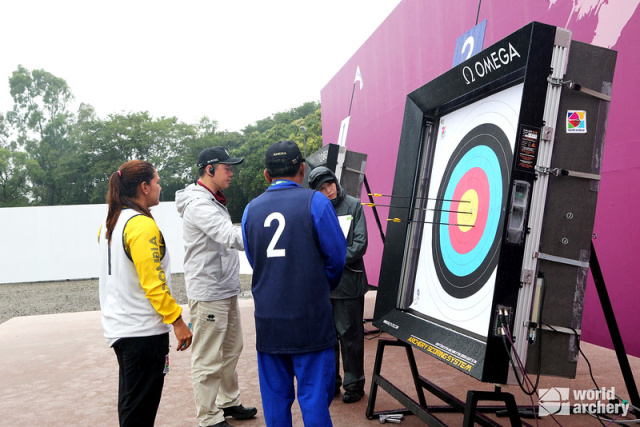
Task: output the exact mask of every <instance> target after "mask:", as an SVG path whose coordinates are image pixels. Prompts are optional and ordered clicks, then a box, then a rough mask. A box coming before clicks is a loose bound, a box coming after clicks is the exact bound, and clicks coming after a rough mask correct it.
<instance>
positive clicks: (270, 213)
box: [242, 141, 347, 427]
mask: <svg viewBox="0 0 640 427" xmlns="http://www.w3.org/2000/svg"><path fill="white" fill-rule="evenodd" d="M265 164H266V169H265V171H264V174H265V178H266V179H267V181H268V182H269V183H271V186H270V187H269V188H268V189H267V191H265V192H264V193H263V194H262V195H260V196H259V197H257V198H255V199H254V200H252V201H251V202H250V203H249V204H248V205H247V207H246V208H245V211H244V215H243V217H242V234H243V239H244V245H245V252H246V254H247V258H248V260H249V263H250V264H251V266H252V267H253V278H252V285H251V289H252V292H253V300H254V304H255V323H256V349H257V351H258V373H259V378H260V393H261V395H262V405H263V411H264V417H265V421H266V423H267V426H270V427H271V426H291V425H292V419H291V405H292V403H293V401H294V399H295V394H294V381H293V380H294V377H296V378H297V387H298V403H299V404H300V408H301V410H302V417H303V420H304V424H305V426H306V427H309V426H322V427H325V426H331V425H332V423H331V416H330V414H329V405H330V404H331V401H332V399H333V394H334V378H335V360H334V350H333V349H334V346H335V345H336V342H337V341H336V334H335V327H334V324H333V316H332V307H331V300H330V298H329V294H330V292H331V291H332V290H333V289H334V288H335V287H336V286H337V285H338V284H339V283H340V279H341V278H342V273H343V269H344V264H345V257H346V251H347V243H346V239H345V237H344V234H343V233H342V230H341V228H340V225H339V223H338V219H337V216H336V213H335V210H334V208H333V206H332V204H331V202H330V201H329V200H328V199H327V198H326V197H325V196H323V195H322V194H321V193H318V192H315V191H313V190H309V189H305V188H302V187H301V186H300V184H302V181H303V180H304V174H305V167H306V164H305V163H304V159H303V158H302V155H301V153H300V149H299V148H298V146H297V145H296V144H295V143H294V142H292V141H280V142H277V143H275V144H273V145H271V146H270V147H269V148H268V149H267V154H266V157H265Z"/></svg>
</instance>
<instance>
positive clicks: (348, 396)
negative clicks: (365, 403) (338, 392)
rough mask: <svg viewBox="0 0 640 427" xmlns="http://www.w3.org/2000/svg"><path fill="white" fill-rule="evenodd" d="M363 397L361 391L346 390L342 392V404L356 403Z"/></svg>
mask: <svg viewBox="0 0 640 427" xmlns="http://www.w3.org/2000/svg"><path fill="white" fill-rule="evenodd" d="M362 396H364V391H363V390H346V391H345V392H344V396H342V401H343V402H344V403H356V402H357V401H359V400H360V399H362Z"/></svg>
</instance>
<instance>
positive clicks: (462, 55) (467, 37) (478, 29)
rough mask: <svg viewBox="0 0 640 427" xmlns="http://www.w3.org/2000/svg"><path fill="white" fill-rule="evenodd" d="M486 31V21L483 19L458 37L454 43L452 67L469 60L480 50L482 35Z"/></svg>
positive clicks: (482, 41)
mask: <svg viewBox="0 0 640 427" xmlns="http://www.w3.org/2000/svg"><path fill="white" fill-rule="evenodd" d="M486 29H487V20H486V19H485V20H484V21H482V22H481V23H479V24H478V25H476V26H475V27H473V28H471V29H470V30H469V31H467V32H466V33H464V34H463V35H461V36H460V37H458V40H457V41H456V51H455V54H454V56H453V65H452V67H455V66H456V65H458V64H460V63H461V62H464V61H466V60H467V59H469V58H471V57H472V56H473V55H475V54H476V53H479V52H480V51H481V50H482V44H483V43H484V33H485V30H486Z"/></svg>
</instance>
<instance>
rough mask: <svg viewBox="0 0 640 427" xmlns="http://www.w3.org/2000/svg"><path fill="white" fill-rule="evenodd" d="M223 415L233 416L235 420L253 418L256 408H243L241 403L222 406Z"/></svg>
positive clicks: (256, 411)
mask: <svg viewBox="0 0 640 427" xmlns="http://www.w3.org/2000/svg"><path fill="white" fill-rule="evenodd" d="M222 411H223V413H224V416H225V417H233V418H234V419H236V420H248V419H249V418H253V417H255V416H256V414H257V413H258V410H257V409H256V408H254V407H251V406H250V407H248V408H245V407H244V406H242V405H238V406H230V407H228V408H222Z"/></svg>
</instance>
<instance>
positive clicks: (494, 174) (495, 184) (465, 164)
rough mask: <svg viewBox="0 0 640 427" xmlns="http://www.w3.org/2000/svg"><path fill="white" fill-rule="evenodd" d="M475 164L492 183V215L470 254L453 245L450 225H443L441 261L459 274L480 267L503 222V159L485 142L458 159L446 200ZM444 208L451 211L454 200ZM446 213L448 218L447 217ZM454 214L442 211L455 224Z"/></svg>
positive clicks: (490, 202)
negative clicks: (463, 252) (501, 212)
mask: <svg viewBox="0 0 640 427" xmlns="http://www.w3.org/2000/svg"><path fill="white" fill-rule="evenodd" d="M474 167H477V168H480V169H482V170H483V171H484V172H485V174H486V175H487V180H488V182H489V195H490V197H489V214H488V216H487V222H486V224H485V228H484V230H483V232H482V237H481V238H480V241H479V242H478V244H477V245H476V247H475V248H473V249H472V250H471V251H469V252H468V253H466V254H460V253H458V252H456V250H455V249H453V245H452V244H451V236H450V235H449V225H440V250H441V252H442V260H443V262H444V263H445V265H446V267H447V268H448V269H449V271H450V272H451V273H452V274H454V275H456V276H458V277H462V276H467V275H469V274H471V273H472V272H474V271H475V270H477V269H478V268H479V267H480V265H481V264H482V262H483V261H484V260H485V258H486V257H487V254H488V253H489V251H490V250H491V246H492V244H493V239H494V238H495V235H496V231H497V228H498V224H499V222H500V211H501V209H502V171H501V169H500V162H499V161H498V157H497V156H496V154H495V153H494V151H493V150H492V149H491V148H489V147H487V146H486V145H479V146H477V147H474V148H472V149H471V150H469V151H468V152H467V153H466V154H465V155H464V156H463V157H462V159H460V162H458V164H457V165H456V167H455V168H454V170H453V172H452V174H451V178H450V179H449V183H448V184H447V187H446V190H445V193H444V198H445V199H447V200H451V199H453V194H454V191H455V189H456V187H457V184H458V183H459V182H460V180H461V179H462V177H463V176H464V174H465V173H467V172H468V171H469V170H470V169H472V168H474ZM461 206H464V205H461ZM442 209H443V210H451V202H448V201H445V202H443V204H442ZM446 214H448V215H446ZM447 216H448V217H449V218H446V217H447ZM452 217H454V215H453V214H450V213H448V212H446V213H445V212H443V213H441V220H440V222H443V223H452V222H453V223H455V221H451V218H452Z"/></svg>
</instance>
